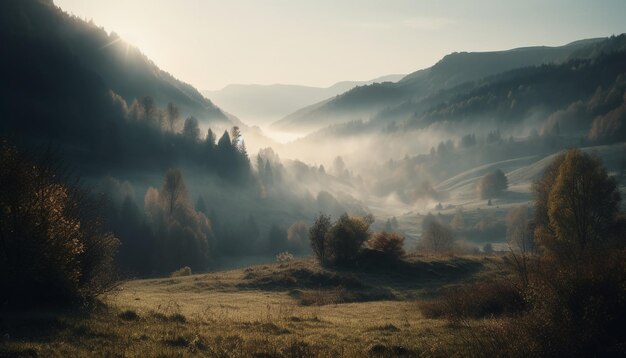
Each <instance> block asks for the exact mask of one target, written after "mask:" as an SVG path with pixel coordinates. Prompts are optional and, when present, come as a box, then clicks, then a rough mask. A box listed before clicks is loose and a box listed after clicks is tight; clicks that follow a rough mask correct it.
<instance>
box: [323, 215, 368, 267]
mask: <svg viewBox="0 0 626 358" xmlns="http://www.w3.org/2000/svg"><path fill="white" fill-rule="evenodd" d="M370 224H371V220H370V219H369V218H367V217H358V216H354V217H351V216H349V215H348V214H343V215H341V216H340V217H339V219H338V220H337V221H336V222H335V223H334V224H333V225H332V226H331V227H330V230H328V233H327V234H326V237H325V247H324V249H325V251H326V253H325V257H326V259H327V260H328V262H329V263H330V264H332V265H339V266H351V265H354V264H355V263H356V258H357V256H358V254H359V252H360V251H361V248H362V247H363V244H364V243H365V242H366V241H367V240H368V239H369V226H370Z"/></svg>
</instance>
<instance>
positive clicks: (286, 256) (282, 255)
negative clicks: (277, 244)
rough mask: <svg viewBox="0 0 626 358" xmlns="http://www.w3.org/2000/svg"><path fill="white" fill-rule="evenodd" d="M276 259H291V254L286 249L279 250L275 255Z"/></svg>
mask: <svg viewBox="0 0 626 358" xmlns="http://www.w3.org/2000/svg"><path fill="white" fill-rule="evenodd" d="M276 261H278V262H283V263H285V262H290V261H293V255H292V254H290V253H289V252H287V251H285V252H281V253H279V254H278V255H276Z"/></svg>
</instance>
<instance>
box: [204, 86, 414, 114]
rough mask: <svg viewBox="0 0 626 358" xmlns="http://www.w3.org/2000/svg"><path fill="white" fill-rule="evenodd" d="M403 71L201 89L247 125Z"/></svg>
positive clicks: (290, 111)
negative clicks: (317, 82)
mask: <svg viewBox="0 0 626 358" xmlns="http://www.w3.org/2000/svg"><path fill="white" fill-rule="evenodd" d="M403 77H404V75H389V76H383V77H379V78H375V79H373V80H370V81H343V82H338V83H335V84H334V85H332V86H330V87H326V88H322V87H310V86H298V85H284V84H275V85H254V84H252V85H243V84H232V85H228V86H226V87H224V88H223V89H221V90H217V91H202V93H203V94H204V95H206V96H207V97H209V98H212V99H213V100H214V101H215V102H216V103H218V104H219V105H220V107H222V108H224V109H225V110H226V111H228V112H230V113H234V114H236V115H237V116H239V117H241V118H243V119H244V121H245V122H246V123H248V124H250V125H264V124H269V123H270V122H274V121H276V119H278V118H282V117H284V116H286V115H288V114H289V113H292V112H294V111H296V110H298V109H300V108H302V107H305V106H308V105H311V104H313V103H316V102H319V101H322V100H325V99H327V98H330V97H334V96H336V95H338V94H340V93H343V92H345V91H348V90H350V89H351V88H354V87H356V86H360V85H365V84H371V83H375V82H388V81H389V82H396V81H398V80H400V79H401V78H403Z"/></svg>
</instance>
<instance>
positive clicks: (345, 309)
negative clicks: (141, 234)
mask: <svg viewBox="0 0 626 358" xmlns="http://www.w3.org/2000/svg"><path fill="white" fill-rule="evenodd" d="M500 266H501V260H500V259H498V258H495V257H485V258H472V257H449V258H435V259H433V258H424V257H412V258H411V259H410V260H409V262H408V263H406V264H403V265H401V266H400V267H395V268H393V269H389V270H376V271H370V272H352V271H331V270H326V269H322V268H320V267H319V266H318V265H317V264H316V263H315V262H314V261H313V260H309V259H298V260H294V261H291V262H288V263H274V264H268V265H259V266H252V267H248V268H244V269H237V270H230V271H223V272H212V273H205V274H199V275H191V276H180V277H170V278H161V279H147V280H132V281H126V282H124V283H122V284H121V285H120V287H119V288H118V290H116V292H114V293H112V294H110V295H108V296H106V297H103V299H102V303H101V304H99V305H96V306H95V307H90V308H85V309H84V310H81V311H79V312H76V311H71V312H62V311H55V312H50V311H47V310H41V311H37V312H22V313H12V314H10V315H6V314H5V315H4V316H3V317H2V321H1V324H0V329H1V331H0V332H1V334H2V343H1V345H0V347H1V349H0V356H2V357H5V356H7V357H8V356H26V357H54V356H59V357H65V356H74V357H78V356H89V355H94V356H111V357H159V356H160V357H179V356H181V357H183V356H209V357H213V356H215V357H250V356H257V357H309V356H322V357H338V356H345V357H357V356H373V357H386V356H447V355H449V354H451V353H452V352H455V351H457V350H458V349H459V348H460V347H462V345H463V344H464V342H466V341H465V340H466V339H467V337H469V336H471V334H473V333H472V332H469V329H468V328H467V327H465V326H462V325H456V324H451V323H449V322H448V321H446V320H436V319H427V318H424V317H423V316H422V314H421V313H420V311H419V308H418V302H419V301H421V300H427V299H429V298H432V297H436V296H437V295H439V293H440V292H441V290H442V289H445V288H447V287H450V286H454V285H457V284H460V283H462V282H467V281H471V280H477V279H481V278H482V277H484V276H487V275H489V276H493V275H498V274H500V273H501V270H500ZM484 324H489V321H484V322H473V325H475V326H480V325H484Z"/></svg>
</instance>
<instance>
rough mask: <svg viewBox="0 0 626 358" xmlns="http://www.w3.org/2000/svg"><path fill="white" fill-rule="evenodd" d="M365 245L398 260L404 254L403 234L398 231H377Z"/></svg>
mask: <svg viewBox="0 0 626 358" xmlns="http://www.w3.org/2000/svg"><path fill="white" fill-rule="evenodd" d="M367 245H368V246H369V247H370V248H371V249H374V250H378V251H381V252H384V253H385V254H386V255H388V256H389V257H390V258H393V259H395V260H399V259H400V258H401V257H402V256H404V254H405V253H404V248H403V247H404V236H402V235H400V234H398V233H395V232H393V233H389V232H385V231H383V232H378V233H375V234H374V235H373V236H372V238H371V239H370V240H369V241H368V242H367Z"/></svg>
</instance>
